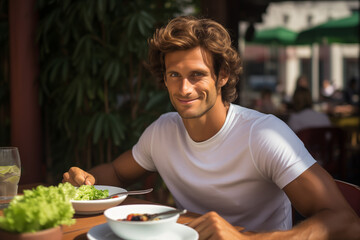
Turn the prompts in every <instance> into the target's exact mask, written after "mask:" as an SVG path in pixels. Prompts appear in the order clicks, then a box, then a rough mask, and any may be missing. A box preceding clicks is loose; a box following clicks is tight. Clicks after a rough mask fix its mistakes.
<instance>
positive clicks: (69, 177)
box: [62, 167, 95, 187]
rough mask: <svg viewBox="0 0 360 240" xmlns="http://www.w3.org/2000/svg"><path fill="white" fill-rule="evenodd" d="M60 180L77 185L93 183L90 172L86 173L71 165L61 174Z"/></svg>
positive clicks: (93, 179)
mask: <svg viewBox="0 0 360 240" xmlns="http://www.w3.org/2000/svg"><path fill="white" fill-rule="evenodd" d="M62 182H63V183H64V182H69V183H71V184H72V185H74V186H77V187H78V186H81V185H94V184H95V178H94V176H93V175H91V174H90V173H87V172H85V171H84V170H82V169H80V168H78V167H72V168H70V169H69V171H68V172H66V173H64V174H63V180H62Z"/></svg>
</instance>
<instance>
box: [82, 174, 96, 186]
mask: <svg viewBox="0 0 360 240" xmlns="http://www.w3.org/2000/svg"><path fill="white" fill-rule="evenodd" d="M84 184H85V185H94V184H95V178H94V177H93V176H92V175H91V174H88V175H87V176H86V178H85V182H84Z"/></svg>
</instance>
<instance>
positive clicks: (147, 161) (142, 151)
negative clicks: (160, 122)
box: [132, 122, 156, 172]
mask: <svg viewBox="0 0 360 240" xmlns="http://www.w3.org/2000/svg"><path fill="white" fill-rule="evenodd" d="M154 128H156V122H154V123H152V124H151V125H150V126H148V127H147V128H146V129H145V131H144V132H143V134H142V135H141V136H140V138H139V141H138V142H137V143H136V144H135V145H134V146H133V148H132V154H133V157H134V159H135V161H136V162H137V163H138V164H139V165H140V166H141V167H143V168H144V169H146V170H148V171H152V172H155V171H156V167H155V164H154V161H153V159H152V157H151V146H152V144H153V142H154V139H153V138H154V134H153V132H154Z"/></svg>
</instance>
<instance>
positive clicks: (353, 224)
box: [249, 210, 360, 240]
mask: <svg viewBox="0 0 360 240" xmlns="http://www.w3.org/2000/svg"><path fill="white" fill-rule="evenodd" d="M249 239H253V240H262V239H267V240H272V239H276V240H282V239H284V240H285V239H286V240H305V239H308V240H312V239H314V240H315V239H316V240H321V239H324V240H325V239H326V240H327V239H341V240H346V239H349V240H352V239H360V219H359V218H358V217H357V216H355V215H351V214H348V213H347V212H341V211H339V212H333V211H329V210H324V211H322V212H320V213H318V214H316V215H315V216H313V217H310V218H308V219H307V220H305V221H303V222H301V223H299V224H298V225H296V226H295V227H294V228H293V229H291V230H288V231H277V232H269V233H255V234H250V235H249Z"/></svg>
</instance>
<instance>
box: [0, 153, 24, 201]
mask: <svg viewBox="0 0 360 240" xmlns="http://www.w3.org/2000/svg"><path fill="white" fill-rule="evenodd" d="M20 173H21V166H20V155H19V150H18V149H17V148H16V147H0V202H5V201H6V200H11V199H12V198H13V197H14V196H16V194H17V191H18V184H19V180H20Z"/></svg>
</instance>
